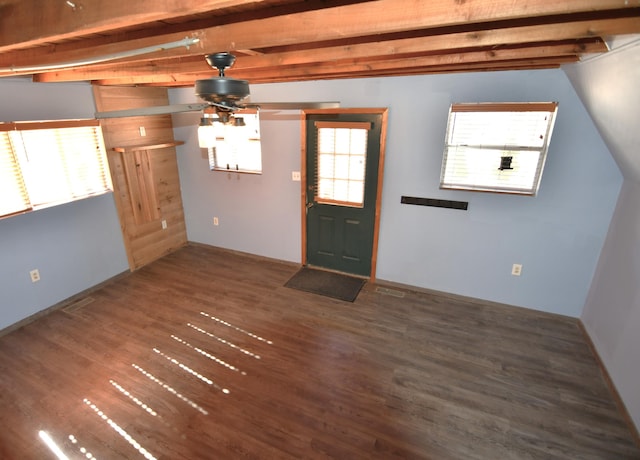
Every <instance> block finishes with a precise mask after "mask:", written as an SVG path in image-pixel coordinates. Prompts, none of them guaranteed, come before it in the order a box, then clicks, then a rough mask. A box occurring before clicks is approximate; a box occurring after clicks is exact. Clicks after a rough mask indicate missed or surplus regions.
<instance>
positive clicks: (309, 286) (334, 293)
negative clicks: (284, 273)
mask: <svg viewBox="0 0 640 460" xmlns="http://www.w3.org/2000/svg"><path fill="white" fill-rule="evenodd" d="M365 282H366V280H364V279H362V278H356V277H354V276H349V275H343V274H341V273H333V272H327V271H324V270H316V269H313V268H308V267H302V268H301V269H300V270H299V271H298V273H296V274H295V275H293V276H292V277H291V279H290V280H289V281H287V282H286V283H285V286H286V287H288V288H292V289H297V290H299V291H305V292H312V293H314V294H319V295H323V296H327V297H332V298H334V299H338V300H344V301H347V302H353V301H354V300H356V297H358V293H359V292H360V289H362V286H364V283H365Z"/></svg>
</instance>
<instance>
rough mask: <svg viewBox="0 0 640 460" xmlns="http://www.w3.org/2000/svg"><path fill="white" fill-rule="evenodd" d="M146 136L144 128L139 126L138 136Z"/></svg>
mask: <svg viewBox="0 0 640 460" xmlns="http://www.w3.org/2000/svg"><path fill="white" fill-rule="evenodd" d="M146 135H147V130H146V129H144V126H140V136H141V137H145V136H146Z"/></svg>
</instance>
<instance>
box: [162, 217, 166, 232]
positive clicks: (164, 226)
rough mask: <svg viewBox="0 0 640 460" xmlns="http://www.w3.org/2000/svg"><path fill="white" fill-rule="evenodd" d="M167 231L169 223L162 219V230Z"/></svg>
mask: <svg viewBox="0 0 640 460" xmlns="http://www.w3.org/2000/svg"><path fill="white" fill-rule="evenodd" d="M166 229H167V221H166V219H162V230H166Z"/></svg>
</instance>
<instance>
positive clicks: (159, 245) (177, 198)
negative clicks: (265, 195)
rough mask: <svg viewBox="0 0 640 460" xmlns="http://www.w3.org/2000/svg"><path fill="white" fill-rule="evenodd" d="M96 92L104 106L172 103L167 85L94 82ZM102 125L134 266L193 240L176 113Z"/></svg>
mask: <svg viewBox="0 0 640 460" xmlns="http://www.w3.org/2000/svg"><path fill="white" fill-rule="evenodd" d="M94 98H95V102H96V108H97V109H98V111H109V110H120V109H130V108H136V107H147V106H155V105H168V104H169V101H168V95H167V90H166V88H157V87H107V86H94ZM101 125H102V132H103V134H104V141H105V146H106V148H107V153H108V157H109V167H110V168H111V177H112V180H113V186H114V196H115V200H116V206H117V207H118V214H119V217H120V227H121V228H122V234H123V238H124V243H125V247H126V250H127V256H128V258H129V267H130V268H131V270H135V269H137V268H140V267H142V266H143V265H146V264H148V263H149V262H151V261H153V260H155V259H158V258H159V257H162V256H163V255H165V254H168V253H170V252H172V251H174V250H175V249H177V248H179V247H182V246H184V245H185V244H186V243H187V231H186V226H185V222H184V210H183V207H182V197H181V195H180V179H179V176H178V164H177V160H176V150H175V144H176V142H175V140H174V138H173V127H172V124H171V116H170V115H160V116H145V117H126V118H115V119H106V120H102V121H101ZM141 131H144V134H145V135H144V136H143V135H142V132H141ZM142 160H144V161H142ZM163 221H165V222H166V229H163V225H162V222H163Z"/></svg>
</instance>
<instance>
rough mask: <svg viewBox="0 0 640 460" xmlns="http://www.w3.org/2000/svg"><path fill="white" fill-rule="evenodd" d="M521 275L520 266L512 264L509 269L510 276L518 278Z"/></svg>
mask: <svg viewBox="0 0 640 460" xmlns="http://www.w3.org/2000/svg"><path fill="white" fill-rule="evenodd" d="M521 273H522V264H513V266H512V267H511V274H512V275H513V276H520V274H521Z"/></svg>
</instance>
